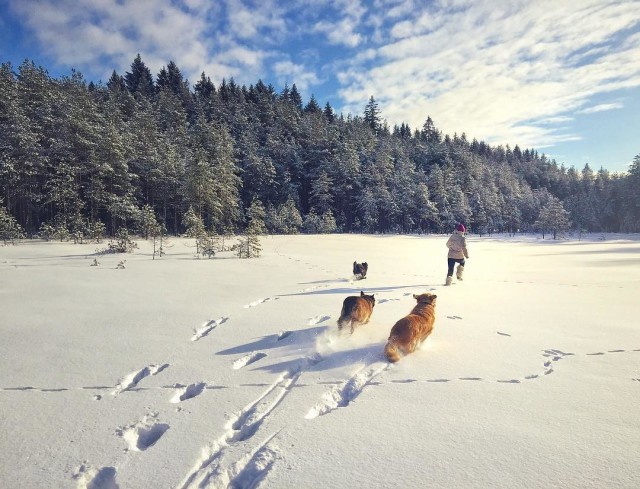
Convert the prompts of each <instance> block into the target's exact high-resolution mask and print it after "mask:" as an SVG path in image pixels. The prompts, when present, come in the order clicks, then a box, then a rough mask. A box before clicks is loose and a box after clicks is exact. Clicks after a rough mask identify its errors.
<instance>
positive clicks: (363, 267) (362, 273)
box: [353, 261, 369, 280]
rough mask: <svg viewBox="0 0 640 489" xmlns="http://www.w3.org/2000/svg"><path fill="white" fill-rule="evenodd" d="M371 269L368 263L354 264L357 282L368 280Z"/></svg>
mask: <svg viewBox="0 0 640 489" xmlns="http://www.w3.org/2000/svg"><path fill="white" fill-rule="evenodd" d="M368 269H369V265H368V264H367V262H366V261H365V262H362V263H358V262H355V261H354V262H353V275H354V276H355V279H356V280H362V279H363V278H367V270H368Z"/></svg>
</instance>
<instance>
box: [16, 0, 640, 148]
mask: <svg viewBox="0 0 640 489" xmlns="http://www.w3.org/2000/svg"><path fill="white" fill-rule="evenodd" d="M8 1H9V2H10V7H11V9H12V11H13V12H14V13H15V14H16V15H17V16H18V17H19V18H20V19H21V20H22V22H23V24H24V26H26V28H27V29H28V30H29V32H31V34H32V35H33V36H34V37H35V38H36V39H37V40H38V41H39V43H40V44H41V45H42V46H43V49H45V50H46V53H47V54H48V55H49V56H51V57H52V59H55V60H57V61H58V62H59V63H60V64H62V65H67V66H69V67H75V68H80V69H81V71H85V70H88V71H90V72H92V73H94V75H95V73H99V74H100V76H102V77H103V78H104V79H106V78H107V77H108V76H109V75H110V73H111V70H112V69H114V68H115V69H116V70H117V71H119V72H120V73H123V72H124V71H127V70H128V69H129V67H130V64H131V62H132V60H133V58H134V57H135V55H136V54H137V53H140V54H141V55H142V58H143V60H144V61H145V63H146V64H147V65H148V66H149V68H150V69H151V70H152V72H154V73H157V72H158V71H159V69H160V68H161V67H162V66H163V65H166V63H167V62H168V61H169V60H173V61H175V62H176V63H177V64H178V66H179V67H180V68H181V69H182V70H183V73H184V75H185V76H187V77H188V78H189V79H190V80H192V81H193V80H195V79H197V77H199V76H200V73H201V72H203V71H204V72H205V73H206V74H207V75H209V76H210V77H211V78H212V80H214V82H217V83H219V82H220V81H221V80H222V78H223V77H225V78H227V79H228V78H230V77H234V78H235V79H236V81H237V82H239V83H246V84H250V83H255V81H256V80H257V79H263V81H274V82H278V83H281V84H282V85H283V84H284V83H288V84H289V85H291V84H293V83H296V85H297V86H298V88H299V89H301V90H302V91H303V92H306V96H309V95H310V93H313V92H315V93H318V92H317V90H318V88H320V87H323V88H324V92H325V93H327V92H329V93H331V94H332V96H334V95H335V98H334V99H333V100H332V101H331V102H332V104H333V105H334V107H335V108H336V109H337V110H339V111H342V112H344V113H345V114H346V113H354V114H361V113H362V111H363V109H364V106H365V104H366V103H367V101H368V100H369V97H370V96H371V95H373V96H374V97H376V99H377V101H378V102H379V106H380V109H381V111H382V115H383V117H385V118H386V119H387V120H388V121H389V123H391V124H395V123H398V124H399V123H401V122H406V123H408V124H409V125H411V126H412V127H414V128H415V127H420V126H422V124H423V123H424V121H425V120H426V118H427V116H431V117H432V118H433V119H434V121H435V123H436V125H437V126H438V127H439V128H440V129H442V130H443V131H445V132H447V133H451V134H452V133H453V132H458V133H460V132H465V133H466V134H467V135H468V136H469V137H476V138H478V139H484V140H485V141H488V142H491V143H515V142H517V143H518V144H520V145H521V146H523V147H536V148H540V147H548V146H550V145H553V144H557V143H558V142H562V141H573V140H577V139H579V138H580V134H579V133H577V132H576V130H574V129H572V128H571V127H572V126H571V125H570V124H571V123H572V121H573V118H574V116H575V115H576V114H583V115H587V116H588V115H589V114H593V113H596V112H601V111H605V110H614V109H620V108H621V107H622V102H620V101H619V100H620V99H619V100H617V101H614V102H608V103H603V100H602V97H600V98H599V99H598V101H597V102H596V101H595V97H596V96H602V95H605V96H606V95H609V94H611V93H612V92H614V91H616V90H619V89H624V88H633V87H638V86H640V2H639V1H638V0H582V1H580V2H572V1H557V0H536V1H535V2H531V1H529V0H511V1H509V2H503V3H501V4H500V8H496V2H495V1H494V0H434V1H432V2H424V1H421V0H369V1H364V0H290V1H287V2H285V1H281V0H220V1H217V2H212V1H210V0H55V1H54V0H8ZM100 70H103V71H102V72H101V71H100ZM611 98H612V96H609V100H611ZM336 99H337V100H336ZM605 100H606V99H605Z"/></svg>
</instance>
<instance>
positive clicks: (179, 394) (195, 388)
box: [169, 382, 207, 404]
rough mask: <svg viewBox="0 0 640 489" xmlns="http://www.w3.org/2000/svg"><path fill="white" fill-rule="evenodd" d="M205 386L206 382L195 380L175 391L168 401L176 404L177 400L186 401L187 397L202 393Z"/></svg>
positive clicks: (190, 397)
mask: <svg viewBox="0 0 640 489" xmlns="http://www.w3.org/2000/svg"><path fill="white" fill-rule="evenodd" d="M205 387H207V384H206V383H204V382H196V383H193V384H189V385H187V386H184V387H182V388H180V389H178V390H177V391H176V393H175V394H174V395H173V397H172V398H171V401H169V402H171V403H173V404H177V403H179V402H182V401H186V400H187V399H193V398H194V397H196V396H199V395H200V394H202V392H203V391H204V389H205Z"/></svg>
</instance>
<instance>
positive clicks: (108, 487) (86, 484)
mask: <svg viewBox="0 0 640 489" xmlns="http://www.w3.org/2000/svg"><path fill="white" fill-rule="evenodd" d="M73 478H74V479H75V480H77V481H78V489H119V487H120V486H118V483H117V482H116V469H115V467H101V468H100V469H94V468H89V467H87V466H85V465H84V464H83V465H81V466H80V467H79V468H78V469H77V470H76V473H75V474H74V475H73Z"/></svg>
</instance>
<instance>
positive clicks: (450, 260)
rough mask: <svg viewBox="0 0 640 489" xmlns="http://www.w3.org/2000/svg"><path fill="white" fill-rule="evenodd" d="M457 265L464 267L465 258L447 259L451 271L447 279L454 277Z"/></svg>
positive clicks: (448, 272)
mask: <svg viewBox="0 0 640 489" xmlns="http://www.w3.org/2000/svg"><path fill="white" fill-rule="evenodd" d="M456 263H460V265H462V266H463V267H464V258H447V265H449V270H448V271H447V277H452V276H453V267H454V266H455V265H456Z"/></svg>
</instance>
